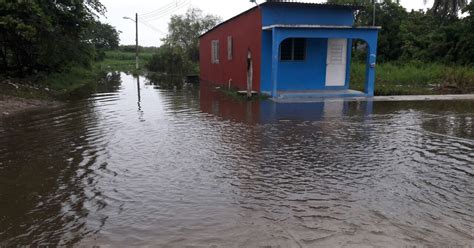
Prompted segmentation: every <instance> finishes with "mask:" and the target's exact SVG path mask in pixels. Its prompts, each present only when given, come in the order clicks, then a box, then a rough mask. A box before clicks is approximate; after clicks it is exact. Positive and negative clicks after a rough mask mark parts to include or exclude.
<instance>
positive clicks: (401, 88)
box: [351, 62, 474, 95]
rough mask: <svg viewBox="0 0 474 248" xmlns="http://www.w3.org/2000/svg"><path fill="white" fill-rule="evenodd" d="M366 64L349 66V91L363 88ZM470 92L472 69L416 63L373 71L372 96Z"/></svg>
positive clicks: (473, 86) (473, 88) (389, 65)
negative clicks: (374, 72)
mask: <svg viewBox="0 0 474 248" xmlns="http://www.w3.org/2000/svg"><path fill="white" fill-rule="evenodd" d="M365 72H366V65H365V63H362V62H354V63H353V64H352V65H351V88H352V89H356V90H363V89H364V82H365ZM472 92H474V69H473V68H471V67H463V66H447V65H440V64H434V63H432V64H427V63H420V62H409V63H384V64H379V65H377V68H376V82H375V94H376V95H415V94H422V95H425V94H439V93H456V94H459V93H472Z"/></svg>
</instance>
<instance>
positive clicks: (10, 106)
mask: <svg viewBox="0 0 474 248" xmlns="http://www.w3.org/2000/svg"><path fill="white" fill-rule="evenodd" d="M60 104H61V103H59V102H56V101H51V100H39V99H25V98H19V97H13V96H7V95H1V94H0V119H1V118H5V117H7V116H11V115H14V114H17V113H19V112H22V111H27V110H33V109H37V108H46V107H55V106H59V105H60Z"/></svg>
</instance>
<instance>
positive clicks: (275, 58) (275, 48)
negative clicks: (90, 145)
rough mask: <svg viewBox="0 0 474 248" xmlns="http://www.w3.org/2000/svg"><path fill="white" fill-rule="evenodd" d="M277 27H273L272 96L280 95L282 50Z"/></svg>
mask: <svg viewBox="0 0 474 248" xmlns="http://www.w3.org/2000/svg"><path fill="white" fill-rule="evenodd" d="M278 32H279V31H278V29H277V28H273V29H272V77H271V78H272V79H271V81H272V97H277V96H278V62H279V61H278V56H279V51H280V40H279V33H278Z"/></svg>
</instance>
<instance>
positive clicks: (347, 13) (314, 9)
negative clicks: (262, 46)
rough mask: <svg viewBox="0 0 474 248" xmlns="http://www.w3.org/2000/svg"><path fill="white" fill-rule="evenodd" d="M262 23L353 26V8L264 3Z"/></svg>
mask: <svg viewBox="0 0 474 248" xmlns="http://www.w3.org/2000/svg"><path fill="white" fill-rule="evenodd" d="M261 8H262V25H263V26H264V27H265V26H270V25H273V24H306V25H337V26H352V25H353V24H354V14H353V10H352V9H350V8H321V6H312V5H300V6H291V7H288V6H287V5H285V4H264V5H262V7H261Z"/></svg>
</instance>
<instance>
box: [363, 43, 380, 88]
mask: <svg viewBox="0 0 474 248" xmlns="http://www.w3.org/2000/svg"><path fill="white" fill-rule="evenodd" d="M368 45H369V48H368V49H367V69H366V70H367V71H366V74H365V80H366V81H365V93H366V94H367V95H368V96H374V91H375V67H376V63H377V38H375V40H372V41H371V42H369V43H368Z"/></svg>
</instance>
